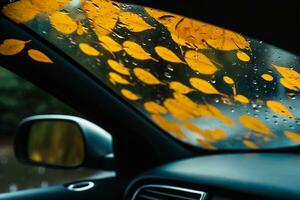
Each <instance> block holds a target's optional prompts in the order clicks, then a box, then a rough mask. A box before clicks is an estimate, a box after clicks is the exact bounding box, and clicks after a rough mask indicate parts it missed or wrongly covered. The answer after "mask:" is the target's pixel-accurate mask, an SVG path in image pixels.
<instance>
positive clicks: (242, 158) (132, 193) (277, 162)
mask: <svg viewBox="0 0 300 200" xmlns="http://www.w3.org/2000/svg"><path fill="white" fill-rule="evenodd" d="M125 199H127V200H129V199H130V200H140V199H149V200H155V199H166V200H173V199H174V200H175V199H182V200H183V199H186V200H192V199H198V200H204V199H205V200H207V199H212V200H221V199H300V155H298V154H296V153H239V154H222V155H210V156H201V157H195V158H189V159H184V160H180V161H176V162H172V163H169V164H166V165H163V166H160V167H157V168H154V169H151V170H149V171H147V172H145V173H143V174H141V175H140V176H138V177H136V178H135V179H134V180H133V181H132V182H131V184H130V185H129V187H128V188H127V190H126V193H125Z"/></svg>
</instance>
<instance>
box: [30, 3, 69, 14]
mask: <svg viewBox="0 0 300 200" xmlns="http://www.w3.org/2000/svg"><path fill="white" fill-rule="evenodd" d="M27 1H30V2H31V4H32V5H33V6H35V7H36V8H37V9H38V10H39V11H40V12H42V13H49V14H51V13H53V12H55V11H57V10H59V9H60V8H62V7H63V6H64V5H66V4H67V3H69V2H70V1H71V0H51V1H48V0H27Z"/></svg>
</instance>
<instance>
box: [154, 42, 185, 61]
mask: <svg viewBox="0 0 300 200" xmlns="http://www.w3.org/2000/svg"><path fill="white" fill-rule="evenodd" d="M154 49H155V52H156V53H157V55H159V56H160V57H161V58H162V59H164V60H166V61H168V62H173V63H184V62H183V61H182V60H180V58H178V56H177V55H176V54H175V53H173V52H172V51H171V50H170V49H168V48H166V47H162V46H156V47H155V48H154Z"/></svg>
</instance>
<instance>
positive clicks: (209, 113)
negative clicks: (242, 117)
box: [198, 104, 235, 126]
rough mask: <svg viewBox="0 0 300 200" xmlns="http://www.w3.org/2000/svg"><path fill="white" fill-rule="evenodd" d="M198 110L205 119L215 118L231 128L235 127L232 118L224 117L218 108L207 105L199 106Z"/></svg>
mask: <svg viewBox="0 0 300 200" xmlns="http://www.w3.org/2000/svg"><path fill="white" fill-rule="evenodd" d="M198 110H199V112H200V113H201V114H202V116H203V117H214V118H217V119H218V120H220V121H221V122H223V123H225V124H227V125H229V126H235V124H234V122H233V121H232V120H231V119H230V117H228V116H226V115H224V114H223V113H222V112H221V111H220V110H219V109H218V108H217V107H216V106H213V105H211V104H205V105H201V106H199V108H198Z"/></svg>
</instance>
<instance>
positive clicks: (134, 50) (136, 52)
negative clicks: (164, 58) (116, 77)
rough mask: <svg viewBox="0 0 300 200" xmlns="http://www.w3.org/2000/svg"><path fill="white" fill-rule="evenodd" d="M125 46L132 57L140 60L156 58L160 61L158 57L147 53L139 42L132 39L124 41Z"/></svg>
mask: <svg viewBox="0 0 300 200" xmlns="http://www.w3.org/2000/svg"><path fill="white" fill-rule="evenodd" d="M123 48H124V50H125V51H126V53H128V54H129V55H130V56H131V57H133V58H135V59H138V60H154V61H156V62H158V61H157V60H156V59H154V58H152V57H151V55H150V54H149V53H147V52H146V51H145V50H144V49H143V48H142V47H141V46H140V45H139V44H137V43H135V42H132V41H128V40H127V41H125V42H124V43H123Z"/></svg>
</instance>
